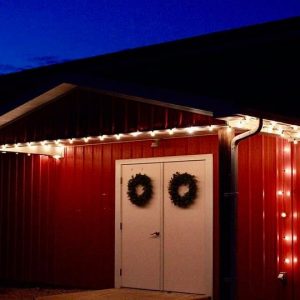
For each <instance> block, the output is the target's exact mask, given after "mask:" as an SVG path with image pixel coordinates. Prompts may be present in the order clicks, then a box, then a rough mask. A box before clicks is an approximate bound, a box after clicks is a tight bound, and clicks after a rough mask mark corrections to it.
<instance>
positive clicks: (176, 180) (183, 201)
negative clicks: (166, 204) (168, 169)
mask: <svg viewBox="0 0 300 300" xmlns="http://www.w3.org/2000/svg"><path fill="white" fill-rule="evenodd" d="M182 185H187V186H188V188H189V190H188V192H186V193H185V194H184V195H183V196H180V195H179V193H178V189H179V187H180V186H182ZM169 194H170V197H171V201H172V202H173V203H174V204H175V205H177V206H179V207H188V206H189V205H191V204H192V203H193V201H194V200H195V198H196V197H197V179H196V177H195V176H194V175H191V174H188V173H182V174H181V173H179V172H176V173H175V174H173V176H172V178H171V180H170V182H169Z"/></svg>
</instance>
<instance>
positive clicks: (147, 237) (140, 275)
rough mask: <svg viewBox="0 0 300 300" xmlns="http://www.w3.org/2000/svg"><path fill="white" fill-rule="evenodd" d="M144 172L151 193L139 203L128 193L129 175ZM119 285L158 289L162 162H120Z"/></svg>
mask: <svg viewBox="0 0 300 300" xmlns="http://www.w3.org/2000/svg"><path fill="white" fill-rule="evenodd" d="M138 173H141V174H146V175H147V176H149V177H150V178H151V179H152V184H153V197H152V199H151V200H150V202H149V203H148V204H147V205H146V206H144V207H139V206H136V205H134V204H132V203H131V202H130V200H129V199H128V196H127V183H128V180H130V179H131V176H135V175H136V174H138ZM122 178H123V184H122V187H121V193H122V195H121V197H122V203H121V205H122V216H121V218H122V224H123V228H122V258H121V260H122V279H121V280H122V286H123V287H132V288H143V289H151V290H160V289H161V234H160V235H159V236H156V235H151V234H152V233H154V232H159V233H161V196H162V195H161V164H160V163H152V164H136V165H134V164H132V165H123V166H122Z"/></svg>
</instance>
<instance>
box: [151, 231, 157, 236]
mask: <svg viewBox="0 0 300 300" xmlns="http://www.w3.org/2000/svg"><path fill="white" fill-rule="evenodd" d="M150 235H151V236H152V237H158V236H159V232H158V231H155V232H153V233H151V234H150Z"/></svg>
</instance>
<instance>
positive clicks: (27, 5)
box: [0, 0, 300, 73]
mask: <svg viewBox="0 0 300 300" xmlns="http://www.w3.org/2000/svg"><path fill="white" fill-rule="evenodd" d="M0 12H1V15H0V43H1V44H0V73H10V72H15V71H18V70H21V69H24V68H32V67H36V66H40V65H45V64H51V63H56V62H61V61H65V60H70V59H76V58H82V57H88V56H94V55H99V54H103V53H109V52H115V51H119V50H122V49H128V48H134V47H138V46H144V45H150V44H155V43H161V42H165V41H171V40H176V39H181V38H185V37H191V36H196V35H201V34H205V33H209V32H215V31H221V30H224V29H231V28H237V27H242V26H245V25H250V24H257V23H263V22H266V21H271V20H278V19H283V18H287V17H292V16H299V15H300V1H299V0H251V1H250V0H198V1H197V0H166V1H164V0H89V1H82V0H63V1H62V0H49V1H43V0H25V1H24V0H11V1H10V0H0Z"/></svg>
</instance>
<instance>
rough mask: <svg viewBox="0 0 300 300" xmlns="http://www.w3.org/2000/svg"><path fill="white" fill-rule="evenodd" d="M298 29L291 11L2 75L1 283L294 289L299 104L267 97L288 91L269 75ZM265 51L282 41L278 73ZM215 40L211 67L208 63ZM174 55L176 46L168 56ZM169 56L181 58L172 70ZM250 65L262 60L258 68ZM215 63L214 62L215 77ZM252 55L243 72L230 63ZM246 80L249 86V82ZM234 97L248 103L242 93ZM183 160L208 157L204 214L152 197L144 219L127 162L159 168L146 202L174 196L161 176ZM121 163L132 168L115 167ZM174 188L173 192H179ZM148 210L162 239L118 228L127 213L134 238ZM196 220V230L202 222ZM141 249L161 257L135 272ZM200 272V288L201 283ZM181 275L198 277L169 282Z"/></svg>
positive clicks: (215, 290) (288, 83)
mask: <svg viewBox="0 0 300 300" xmlns="http://www.w3.org/2000/svg"><path fill="white" fill-rule="evenodd" d="M297 26H298V27H297ZM299 27H300V26H299V20H298V19H296V20H291V21H290V20H289V21H286V22H281V23H280V22H279V23H278V24H277V23H274V24H271V25H269V24H268V25H266V26H258V27H255V28H247V29H245V30H238V31H233V32H231V33H230V32H226V33H223V35H222V34H217V35H212V36H207V37H203V38H199V39H192V40H186V41H182V42H177V43H170V44H166V45H160V46H157V47H152V48H151V47H149V48H145V49H138V50H133V51H129V52H125V53H120V54H116V55H112V56H107V57H100V58H94V59H90V60H83V61H78V62H71V63H65V64H62V65H58V66H52V67H45V68H41V69H36V70H30V71H24V72H21V73H17V74H13V75H7V76H2V78H0V80H1V81H0V86H1V95H2V97H3V98H2V99H3V101H2V100H1V101H2V102H1V112H2V115H1V116H0V126H1V127H0V145H1V151H2V154H1V155H0V243H1V248H0V280H1V282H2V283H18V284H20V283H22V284H43V285H55V286H69V287H81V288H99V289H105V288H111V287H114V286H130V287H136V288H150V289H152V288H153V289H162V290H177V291H182V292H198V293H202V292H201V291H202V290H203V291H205V292H204V293H205V294H209V295H210V296H213V299H234V297H235V298H236V299H243V300H244V299H249V300H250V299H277V300H282V299H287V300H296V299H298V298H299V297H300V290H299V286H300V284H299V280H300V274H299V270H300V268H299V261H298V260H299V258H300V253H299V251H300V247H299V245H298V242H299V241H298V236H299V232H298V231H299V229H300V228H299V226H300V223H299V201H300V199H298V190H297V188H298V185H299V184H300V183H299V180H300V177H299V174H300V170H299V161H298V160H299V151H300V148H299V146H298V143H297V141H298V139H299V138H300V135H299V130H300V127H298V126H299V124H300V121H299V120H300V116H299V115H298V113H297V111H295V110H288V109H287V106H283V104H282V102H281V106H276V104H274V105H273V106H272V107H270V105H269V104H266V103H265V102H262V101H261V99H262V98H264V97H265V99H269V100H270V99H273V98H274V99H275V98H277V97H281V96H282V94H284V95H285V96H286V99H287V100H286V101H287V103H288V99H289V93H290V92H291V91H296V89H295V86H294V85H293V81H292V80H295V79H294V78H291V76H287V75H286V73H284V75H283V76H280V78H279V77H278V76H279V75H280V74H281V73H280V72H281V71H283V70H285V71H286V70H287V68H288V67H290V68H294V67H295V65H296V66H298V65H299V61H293V62H294V64H289V63H290V62H291V61H292V55H293V54H296V53H297V49H298V50H299V40H300V39H299V31H295V30H294V29H295V28H299ZM292 29H293V30H292ZM295 32H298V33H297V34H296V33H295ZM288 33H289V34H288ZM291 33H293V34H291ZM254 36H255V38H253V37H254ZM223 39H225V41H226V43H225V45H227V47H225V48H224V47H222V45H223ZM249 45H250V46H251V47H252V48H251V47H250V46H249ZM283 45H288V47H287V48H285V47H284V46H283ZM290 45H293V48H292V51H290V50H291V48H290ZM193 46H195V47H193ZM174 49H177V50H176V51H175V50H174ZM191 49H192V50H193V51H192V50H191ZM268 49H273V51H275V50H274V49H277V50H276V51H277V52H275V54H276V55H275V54H274V55H275V56H276V58H277V59H278V57H281V56H280V55H279V54H280V53H282V51H290V52H289V54H290V56H289V57H286V56H285V57H284V58H285V59H283V62H282V64H280V62H281V61H277V62H276V63H277V67H278V69H277V73H276V74H277V75H278V74H279V75H278V76H275V75H274V74H273V72H270V69H269V68H270V62H271V60H267V58H268V59H270V57H269V52H268ZM173 50H174V51H173ZM216 50H218V51H219V52H218V53H217V55H218V58H219V67H216V66H214V62H215V58H216V57H215V56H214V55H215V54H216ZM222 51H223V52H222ZM235 51H238V52H239V53H241V55H240V56H239V57H236V63H234V64H232V65H231V72H232V73H230V74H231V76H229V75H228V76H225V75H227V73H226V72H225V71H224V67H225V66H227V64H228V63H229V62H230V63H233V62H235V60H234V57H235V53H236V52H235ZM167 53H173V56H172V55H171V56H172V57H171V58H170V57H169V56H170V55H168V59H169V60H168V59H167V57H166V55H167ZM187 53H193V55H194V57H191V56H190V55H187ZM249 53H252V54H253V53H254V54H255V56H247V55H250V54H249ZM254 54H253V55H254ZM246 56H247V57H248V58H250V63H249V61H244V59H245V57H246ZM203 57H205V58H206V59H207V61H206V60H205V59H204V58H203ZM241 57H242V58H243V59H241ZM254 58H255V60H254ZM177 59H178V60H177ZM180 59H181V60H180ZM251 59H253V61H251ZM175 60H176V61H177V65H178V66H179V67H178V69H175V68H170V69H168V68H169V67H170V66H171V62H174V61H175ZM192 61H194V62H195V64H191V62H192ZM241 61H243V62H244V63H243V65H242V66H241V65H240V63H241ZM254 62H256V67H257V66H259V67H257V68H258V70H260V71H261V72H260V73H259V74H257V77H255V78H252V75H253V72H254V71H256V69H255V68H254V66H252V63H254ZM263 62H265V63H263ZM297 63H298V64H297ZM197 66H201V67H202V70H204V71H206V72H203V74H200V75H199V78H200V80H199V81H198V79H197V80H196V78H195V72H192V70H193V68H197ZM212 66H214V72H217V71H219V73H218V75H216V77H215V78H214V79H215V81H214V82H213V80H212V78H213V77H212V74H213V72H212V70H211V68H212ZM220 66H221V67H220ZM245 66H246V67H248V68H246V70H247V72H244V73H240V72H238V71H241V69H242V68H244V67H245ZM219 68H220V69H219ZM249 68H250V69H249ZM129 69H130V71H129ZM157 70H159V73H156V71H157ZM139 71H141V72H140V73H139ZM271 71H272V70H271ZM174 72H177V73H176V74H174ZM222 72H223V73H222ZM225 73H226V74H225ZM166 74H168V76H166ZM187 74H188V75H187ZM204 74H206V75H207V76H204ZM220 74H221V75H222V74H223V75H224V76H223V77H222V76H221V75H220ZM267 74H269V75H270V76H271V77H272V76H273V77H272V79H274V80H275V79H276V80H277V81H276V82H277V83H278V84H277V85H273V84H274V82H273V83H272V84H271V83H270V82H269V81H267V82H266V83H265V85H264V86H263V87H264V89H262V90H261V92H260V96H259V97H257V98H256V99H255V100H253V101H250V102H249V101H248V100H249V99H250V98H251V97H252V96H253V95H254V94H255V93H256V92H257V91H258V90H259V88H262V85H261V81H260V80H261V78H262V77H261V76H262V75H264V76H265V75H267ZM156 75H157V76H156ZM250 77H251V78H252V79H253V80H252V82H251V87H252V88H253V89H251V90H250V89H248V88H249V86H248V84H249V83H248V81H247V80H245V79H249V78H250ZM277 77H278V78H277ZM287 77H288V78H287ZM221 79H222V80H221ZM232 79H234V80H236V81H234V85H237V87H236V88H233V87H232V82H231V80H232ZM223 81H224V82H223ZM279 81H280V84H279ZM181 83H182V84H181ZM180 84H181V85H180ZM215 85H216V86H217V87H219V89H218V90H217V89H216V88H215ZM202 87H203V89H202ZM270 87H272V89H271V90H270ZM288 88H290V89H288ZM189 91H190V92H191V93H188V92H189ZM196 91H198V93H197V94H196ZM255 91H256V92H255ZM298 94H299V92H298ZM298 94H297V95H298ZM203 95H208V96H210V97H203ZM240 97H244V99H245V102H238V101H237V99H239V98H240ZM260 97H262V98H260ZM246 100H247V101H246ZM237 145H238V148H237ZM236 148H237V150H236ZM237 153H238V155H237ZM57 156H60V158H58V157H57ZM182 161H183V162H192V163H190V164H189V165H190V167H189V168H190V169H189V170H192V171H188V173H191V174H193V172H197V170H198V169H199V168H202V166H204V167H203V168H204V169H203V170H204V171H203V173H199V174H200V175H199V176H200V177H199V178H200V184H202V183H201V182H202V178H206V179H205V180H207V181H205V184H203V185H200V189H199V191H198V192H199V194H200V196H199V197H202V195H204V196H205V197H206V196H207V197H208V198H205V199H210V201H208V202H205V203H206V204H207V206H205V207H204V208H203V207H202V206H201V207H202V208H203V209H208V210H207V211H208V212H209V209H211V223H210V219H209V213H208V214H207V216H208V217H207V216H206V214H203V210H202V208H201V207H200V210H199V211H198V212H196V213H194V214H191V215H188V216H187V217H186V216H185V217H182V216H181V215H180V214H185V212H187V211H188V209H186V208H184V207H183V208H182V207H180V208H178V207H177V206H176V205H175V204H174V203H173V204H172V203H171V202H170V203H171V204H172V205H170V203H169V204H168V205H169V207H170V208H167V206H166V205H167V204H164V203H161V204H159V205H161V206H158V208H157V211H158V212H159V213H157V214H156V215H155V216H156V217H155V218H156V219H157V221H154V219H155V218H154V217H153V218H152V217H151V219H150V221H149V220H148V221H147V218H148V216H147V214H146V213H145V211H146V209H143V208H136V206H135V205H134V204H133V203H131V202H130V201H129V200H132V199H129V198H128V197H127V188H128V182H129V180H130V178H131V175H133V176H134V175H137V174H138V173H142V174H143V173H145V174H146V175H147V174H152V172H155V169H157V173H156V175H155V176H154V175H153V176H154V177H153V178H160V179H159V181H155V182H158V183H154V196H153V197H154V198H153V199H169V198H168V184H169V183H170V176H169V177H168V178H167V179H163V178H164V176H165V174H172V175H174V174H176V171H179V172H181V173H183V172H185V168H186V166H184V167H182V166H181V165H180V163H181V162H182ZM203 161H207V162H208V163H207V165H203V164H202V162H203ZM199 162H200V163H199ZM237 162H238V164H237ZM198 163H199V165H198ZM146 165H147V166H150V167H149V168H148V169H147V167H146ZM126 166H130V167H129V169H128V170H129V171H128V172H129V173H126V174H125V171H124V174H123V173H122V172H123V170H125V168H127V167H126ZM209 166H210V169H209ZM236 167H237V170H236V169H235V168H236ZM130 168H131V169H130ZM139 168H140V169H139ZM130 170H131V171H132V172H133V173H130ZM140 170H142V171H140ZM194 170H196V171H194ZM120 172H121V173H120ZM168 172H169V173H168ZM157 174H158V175H157ZM201 174H202V175H203V176H202V175H201ZM123 175H124V176H125V177H124V176H123ZM126 176H127V177H126ZM151 176H152V175H151ZM201 176H202V177H201ZM121 177H122V178H123V182H121V181H120V178H121ZM124 178H125V179H126V178H127V179H126V180H125V179H124ZM199 178H198V179H197V180H199ZM155 180H156V179H155ZM237 184H238V185H237ZM182 185H183V187H184V188H186V184H182ZM182 185H179V187H178V190H177V194H178V195H179V196H181V197H183V195H185V194H184V193H183V194H181V193H180V192H179V190H180V188H181V187H182ZM207 186H209V187H210V188H208V187H207ZM158 187H160V192H157V191H156V188H158ZM190 187H191V186H189V185H187V191H189V188H190ZM236 187H237V189H236ZM144 189H145V186H144ZM202 191H206V192H205V193H204V192H203V194H201V193H202ZM137 193H138V192H137ZM155 193H156V194H155ZM159 193H160V194H159ZM158 194H159V195H160V196H158ZM137 195H143V193H141V194H137ZM204 196H203V197H204ZM210 196H211V198H209V197H210ZM197 199H198V198H196V200H197ZM200 199H202V198H200ZM169 200H170V199H169ZM157 201H161V200H157ZM199 201H200V200H199ZM203 201H204V200H203ZM205 201H207V200H205ZM152 202H153V203H154V201H152ZM152 202H151V203H152ZM195 202H196V203H194V204H193V205H195V206H197V201H195ZM151 205H152V204H151ZM151 205H150V204H149V207H152V206H151ZM126 207H127V208H126ZM174 207H175V208H176V210H173V211H172V209H174ZM126 209H127V210H126ZM169 209H170V211H169V212H168V210H169ZM142 213H143V214H144V215H142ZM177 213H178V215H177ZM198 213H199V214H198ZM197 214H198V215H197ZM201 214H202V215H201ZM174 215H175V216H176V218H177V220H175V221H174V220H172V218H173V219H174ZM140 216H142V217H140ZM157 216H158V217H157ZM198 216H201V217H198ZM126 218H127V219H126ZM181 218H182V219H181ZM126 220H127V221H126ZM137 220H138V221H137ZM169 220H171V221H170V222H169ZM181 220H183V221H181ZM189 220H193V222H195V223H193V222H192V223H190V222H189ZM125 221H126V222H127V223H126V224H123V223H124V222H125ZM202 221H203V222H206V223H205V224H206V225H203V222H202ZM147 222H148V223H147ZM149 222H150V223H149ZM151 222H157V224H159V225H158V226H159V230H161V231H156V228H155V230H154V232H153V236H152V237H151V239H150V238H149V236H148V238H147V243H148V240H151V243H152V242H154V243H157V241H159V242H158V246H155V247H156V248H151V247H152V246H151V245H150V244H145V245H146V246H145V247H144V248H140V247H142V246H143V242H141V241H142V240H135V239H133V240H131V239H130V238H132V236H134V238H135V235H130V237H126V234H125V233H124V232H127V231H126V230H127V229H126V228H128V227H126V226H131V225H132V224H133V229H134V230H136V233H137V234H136V236H138V235H139V233H140V232H142V231H140V230H142V229H143V228H144V227H145V226H146V225H145V224H151ZM168 222H169V223H168ZM180 222H181V223H180ZM197 222H200V223H197ZM120 223H122V224H120ZM168 224H169V225H168ZM178 224H181V225H178ZM199 224H200V225H199ZM210 225H211V227H210ZM180 226H181V227H180ZM199 226H200V227H201V226H202V227H201V228H202V231H197V230H198V229H199V228H200V227H199ZM174 228H175V229H174ZM185 229H186V231H184V230H185ZM174 230H175V231H176V230H178V231H180V230H182V234H180V235H176V232H175V233H174ZM180 232H181V231H180ZM151 233H152V232H149V235H150V234H151ZM188 236H189V237H190V239H188V238H187V237H188ZM193 236H199V237H201V239H200V240H199V239H197V238H196V239H195V238H194V237H193ZM174 237H176V239H175V238H174ZM127 238H128V239H127ZM185 238H186V239H185ZM126 241H127V244H126ZM128 241H129V242H128ZM130 241H138V242H137V243H135V244H134V245H132V243H130ZM199 241H200V243H199ZM194 242H195V244H194ZM145 243H146V242H145ZM197 243H198V244H197ZM210 244H211V248H207V247H209V245H210ZM126 245H129V246H130V248H128V249H127V248H126V247H127V246H126ZM194 245H199V248H197V247H198V246H197V247H194ZM168 247H169V248H168ZM172 247H174V248H172ZM194 248H195V249H196V250H197V249H199V253H198V252H197V251H196V252H193V250H194ZM124 249H125V250H124ZM126 249H127V252H124V251H126ZM141 249H142V250H141ZM149 249H150V250H149ZM155 249H156V250H155ZM157 249H158V250H157ZM166 249H169V250H166ZM172 249H175V250H174V251H172ZM206 249H210V251H205V250H206ZM148 250H149V251H148ZM135 251H142V252H140V253H141V254H140V255H141V256H143V255H145V258H144V259H143V261H147V260H151V259H152V258H153V257H155V255H157V257H158V258H157V262H158V265H157V267H153V266H154V265H155V263H151V264H150V267H149V266H147V265H146V267H145V266H142V267H141V268H142V270H143V271H142V272H140V271H139V269H138V268H139V266H138V261H139V255H138V254H136V256H132V257H131V261H129V263H128V264H127V265H126V264H125V263H124V262H125V261H127V262H128V257H129V256H131V255H132V253H136V252H135ZM147 251H148V252H147ZM155 251H158V252H155ZM190 251H191V252H190ZM124 253H125V254H124ZM137 253H139V252H137ZM155 253H156V254H155ZM170 253H171V254H172V255H173V254H174V253H175V254H176V253H178V255H177V256H176V255H175V254H174V255H173V256H172V255H170ZM195 253H196V254H195ZM182 258H183V262H184V263H183V264H182V265H181V267H180V268H177V266H178V265H177V263H179V261H180V260H182ZM132 259H136V261H132ZM210 262H211V264H210ZM198 263H199V265H200V266H202V268H205V272H204V271H203V269H201V268H200V271H199V272H200V273H199V274H200V275H199V274H198V275H199V276H198V275H197V268H196V267H195V270H194V269H193V266H194V265H195V266H196V265H197V264H198ZM201 263H203V264H202V265H201ZM184 264H186V266H188V267H186V268H185V266H184ZM124 267H126V268H127V269H126V272H125V271H124ZM152 267H153V272H154V273H151V274H152V275H153V274H156V275H154V277H153V280H154V281H155V280H157V282H156V283H153V282H152V281H151V280H150V281H149V280H148V279H149V278H150V277H151V276H152V275H151V274H150V273H149V276H148V275H147V276H144V277H145V278H142V279H141V277H143V275H144V274H148V273H147V272H148V271H149V268H150V269H151V268H152ZM155 268H156V269H155ZM172 268H173V269H172ZM176 268H177V269H179V270H181V271H180V272H181V273H182V274H184V276H183V277H182V278H180V274H179V275H178V274H177V275H178V276H179V278H176V280H177V284H174V282H173V283H172V282H171V281H172V280H171V279H170V278H171V277H172V276H169V277H168V273H170V272H171V271H172V270H176ZM181 268H182V269H181ZM120 269H122V273H121V272H120V271H121V270H120ZM155 270H156V271H155ZM170 270H171V271H170ZM191 270H192V271H191ZM124 272H125V274H124ZM139 272H140V273H139ZM149 272H150V271H149ZM151 272H152V271H151ZM155 272H157V273H155ZM185 272H186V273H185ZM128 274H131V275H132V274H133V275H132V276H133V277H130V276H131V275H130V276H129V277H130V278H129V277H128ZM195 274H196V275H197V276H198V277H197V276H196V275H195ZM207 274H208V275H207ZM140 275H142V276H140ZM194 275H195V276H194ZM210 275H211V276H210ZM126 276H127V277H126ZM134 276H135V277H134ZM125 277H126V280H125V279H124V278H125ZM194 277H195V278H194ZM132 278H133V279H132ZM157 278H158V279H157ZM199 278H200V281H201V282H203V287H202V286H201V284H200V285H199V289H200V290H199V289H198V290H197V289H196V288H195V289H194V287H195V286H197V285H198V281H197V280H199ZM137 282H139V284H137ZM145 282H147V283H145ZM149 282H150V283H149ZM181 282H187V284H188V282H195V285H192V286H191V287H190V286H189V287H185V286H184V284H183V285H182V286H183V287H182V289H181V288H178V289H177V286H180V284H181ZM135 284H136V286H135ZM143 284H144V285H143ZM174 286H175V288H174ZM201 289H202V290H201ZM207 291H209V292H207Z"/></svg>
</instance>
